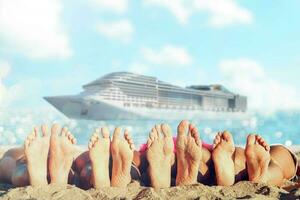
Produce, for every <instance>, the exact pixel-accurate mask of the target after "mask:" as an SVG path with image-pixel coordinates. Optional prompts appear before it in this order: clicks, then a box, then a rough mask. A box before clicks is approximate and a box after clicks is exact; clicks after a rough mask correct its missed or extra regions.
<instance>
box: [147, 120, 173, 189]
mask: <svg viewBox="0 0 300 200" xmlns="http://www.w3.org/2000/svg"><path fill="white" fill-rule="evenodd" d="M173 149H174V143H173V138H172V132H171V128H170V127H169V125H167V124H161V125H156V126H155V127H154V128H152V130H151V132H150V134H149V138H148V140H147V151H146V157H147V160H148V163H149V167H148V174H149V177H150V181H151V186H152V187H154V188H167V187H170V185H171V165H172V163H173V162H174V153H173Z"/></svg>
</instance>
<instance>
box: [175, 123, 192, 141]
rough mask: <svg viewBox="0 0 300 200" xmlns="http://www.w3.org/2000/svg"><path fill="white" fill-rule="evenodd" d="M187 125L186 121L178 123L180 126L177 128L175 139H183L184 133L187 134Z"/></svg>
mask: <svg viewBox="0 0 300 200" xmlns="http://www.w3.org/2000/svg"><path fill="white" fill-rule="evenodd" d="M188 125H189V122H188V121H187V120H183V121H181V122H180V124H179V125H178V127H177V137H178V138H181V137H185V136H186V133H187V132H188Z"/></svg>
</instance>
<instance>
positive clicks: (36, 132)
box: [33, 127, 39, 138]
mask: <svg viewBox="0 0 300 200" xmlns="http://www.w3.org/2000/svg"><path fill="white" fill-rule="evenodd" d="M38 134H39V129H38V127H34V129H33V136H34V138H36V137H37V136H38Z"/></svg>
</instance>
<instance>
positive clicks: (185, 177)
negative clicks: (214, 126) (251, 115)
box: [146, 120, 270, 188]
mask: <svg viewBox="0 0 300 200" xmlns="http://www.w3.org/2000/svg"><path fill="white" fill-rule="evenodd" d="M147 147H148V150H147V152H146V153H147V155H146V156H147V159H148V162H149V168H148V174H149V176H150V181H151V186H152V187H154V188H165V187H170V185H171V166H172V165H173V164H174V162H175V153H174V152H173V148H174V144H173V139H172V133H171V129H170V127H169V126H168V125H167V124H162V125H156V126H155V127H154V128H153V129H152V130H151V132H150V134H149V138H148V141H147ZM269 151H270V147H269V145H268V144H267V143H266V142H265V141H264V140H263V138H261V137H260V136H258V135H249V136H248V138H247V144H246V149H245V157H246V165H247V171H248V176H249V180H250V181H253V182H263V181H266V175H267V170H268V165H269V162H270V153H269ZM234 153H235V146H234V142H233V138H232V135H231V134H230V133H229V132H227V131H224V132H219V133H218V134H217V135H216V137H215V140H214V145H213V150H212V155H211V158H212V160H213V163H214V170H215V175H216V177H215V178H216V183H217V185H222V186H230V185H233V184H234V182H235V164H234ZM176 159H177V174H176V185H177V186H180V185H190V184H194V183H197V177H198V173H199V169H200V168H201V166H200V165H201V164H203V162H202V142H201V139H200V137H199V133H198V130H197V128H196V127H195V126H194V125H192V124H189V122H188V121H186V120H183V121H182V122H181V123H180V124H179V126H178V129H177V140H176ZM209 170H213V169H209Z"/></svg>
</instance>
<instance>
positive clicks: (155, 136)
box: [151, 127, 158, 141]
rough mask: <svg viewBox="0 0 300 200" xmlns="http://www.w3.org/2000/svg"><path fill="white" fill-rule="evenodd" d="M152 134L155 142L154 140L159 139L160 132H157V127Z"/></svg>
mask: <svg viewBox="0 0 300 200" xmlns="http://www.w3.org/2000/svg"><path fill="white" fill-rule="evenodd" d="M151 133H153V134H152V136H153V141H154V140H157V139H158V132H157V130H156V128H155V127H154V128H152V130H151Z"/></svg>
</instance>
